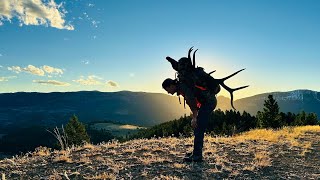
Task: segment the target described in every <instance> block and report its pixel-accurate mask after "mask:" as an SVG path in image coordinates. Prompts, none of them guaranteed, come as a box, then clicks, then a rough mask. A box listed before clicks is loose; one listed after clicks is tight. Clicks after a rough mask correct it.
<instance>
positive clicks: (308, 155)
mask: <svg viewBox="0 0 320 180" xmlns="http://www.w3.org/2000/svg"><path fill="white" fill-rule="evenodd" d="M319 135H320V126H303V127H295V128H290V127H286V128H283V129H281V130H279V131H273V130H265V129H261V130H252V131H249V132H246V133H243V134H241V135H238V136H234V137H210V136H206V137H205V143H204V145H205V147H204V158H205V162H203V163H184V162H183V161H182V159H183V156H184V154H185V152H186V151H191V150H192V147H193V138H183V137H181V138H171V137H169V138H159V139H150V140H146V139H138V140H132V141H128V142H125V143H119V142H116V141H114V142H108V143H104V144H101V145H98V146H93V145H91V144H86V145H84V146H82V147H74V148H72V149H70V150H68V151H52V150H49V149H47V148H44V147H40V148H38V149H36V151H34V152H30V153H28V154H25V155H22V156H16V157H13V158H11V159H5V160H2V161H0V175H2V177H3V178H5V177H6V178H7V179H19V178H21V177H22V179H28V178H29V179H40V178H42V177H43V178H46V179H49V178H52V179H61V178H62V179H122V178H124V179H129V178H130V177H132V178H133V179H216V178H250V179H261V178H262V177H264V178H268V179H269V178H272V179H279V178H285V179H287V178H289V177H290V178H294V179H306V178H308V179H309V178H315V179H316V178H317V177H319V176H320V170H319V167H318V166H319V164H320V159H319V158H318V157H320V142H319ZM0 177H1V176H0Z"/></svg>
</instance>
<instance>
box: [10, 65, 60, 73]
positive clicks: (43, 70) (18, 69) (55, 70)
mask: <svg viewBox="0 0 320 180" xmlns="http://www.w3.org/2000/svg"><path fill="white" fill-rule="evenodd" d="M8 70H10V71H13V72H15V73H20V72H27V73H30V74H33V75H37V76H44V75H45V73H47V74H50V75H52V74H53V75H61V74H63V70H62V69H59V68H55V67H51V66H47V65H44V66H42V67H39V68H38V67H36V66H33V65H28V66H27V67H25V68H22V67H20V66H11V67H8Z"/></svg>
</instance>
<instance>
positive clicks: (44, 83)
mask: <svg viewBox="0 0 320 180" xmlns="http://www.w3.org/2000/svg"><path fill="white" fill-rule="evenodd" d="M33 82H34V83H38V84H42V85H54V86H70V84H69V83H67V82H61V81H56V80H47V81H46V80H33Z"/></svg>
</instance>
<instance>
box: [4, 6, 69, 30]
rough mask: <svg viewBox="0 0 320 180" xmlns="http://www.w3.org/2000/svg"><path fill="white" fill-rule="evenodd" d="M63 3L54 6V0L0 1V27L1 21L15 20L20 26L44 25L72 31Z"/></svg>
mask: <svg viewBox="0 0 320 180" xmlns="http://www.w3.org/2000/svg"><path fill="white" fill-rule="evenodd" d="M66 13H67V11H66V10H65V9H64V8H63V3H60V4H56V3H55V1H54V0H46V1H43V0H1V1H0V25H3V21H9V22H12V21H11V20H12V19H14V18H17V19H18V20H19V22H20V26H22V25H44V26H50V27H54V28H58V29H67V30H74V27H73V26H72V25H71V24H67V23H66V20H65V14H66Z"/></svg>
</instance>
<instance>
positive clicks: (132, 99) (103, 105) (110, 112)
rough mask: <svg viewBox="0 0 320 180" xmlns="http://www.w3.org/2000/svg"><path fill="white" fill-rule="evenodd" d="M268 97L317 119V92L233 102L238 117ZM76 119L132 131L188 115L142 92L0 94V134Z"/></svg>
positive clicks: (225, 102) (225, 101) (224, 105)
mask: <svg viewBox="0 0 320 180" xmlns="http://www.w3.org/2000/svg"><path fill="white" fill-rule="evenodd" d="M269 94H273V95H274V97H275V98H276V100H277V101H278V104H279V106H280V111H282V112H289V111H290V112H293V113H298V112H300V111H302V110H304V111H306V112H315V113H317V115H318V117H320V93H319V92H316V91H311V90H295V91H289V92H271V93H264V94H259V95H255V96H252V97H247V98H243V99H239V100H236V101H235V102H234V105H235V107H236V108H237V110H239V111H240V112H242V111H247V112H249V113H250V114H252V115H255V114H256V112H257V111H261V110H262V109H263V104H264V100H265V99H266V98H267V96H268V95H269ZM218 108H220V109H222V110H227V109H231V106H230V99H229V98H226V97H223V96H219V97H218V105H217V108H216V109H218ZM73 114H76V115H77V116H78V117H79V119H80V120H81V121H84V122H91V121H102V120H106V121H117V122H121V123H128V124H133V125H138V126H153V125H156V124H160V123H163V122H165V121H169V120H173V119H175V118H179V117H180V116H183V115H184V114H186V115H189V114H190V109H189V107H188V106H187V105H186V108H185V109H184V107H183V98H182V99H181V104H179V100H178V97H177V96H171V95H167V94H162V93H146V92H130V91H120V92H98V91H80V92H53V93H35V92H34V93H26V92H19V93H2V94H0V131H1V132H5V130H6V129H8V128H9V129H10V128H15V127H17V126H19V127H26V126H30V125H45V126H61V124H65V123H66V122H67V121H68V120H69V118H70V117H71V116H72V115H73Z"/></svg>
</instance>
